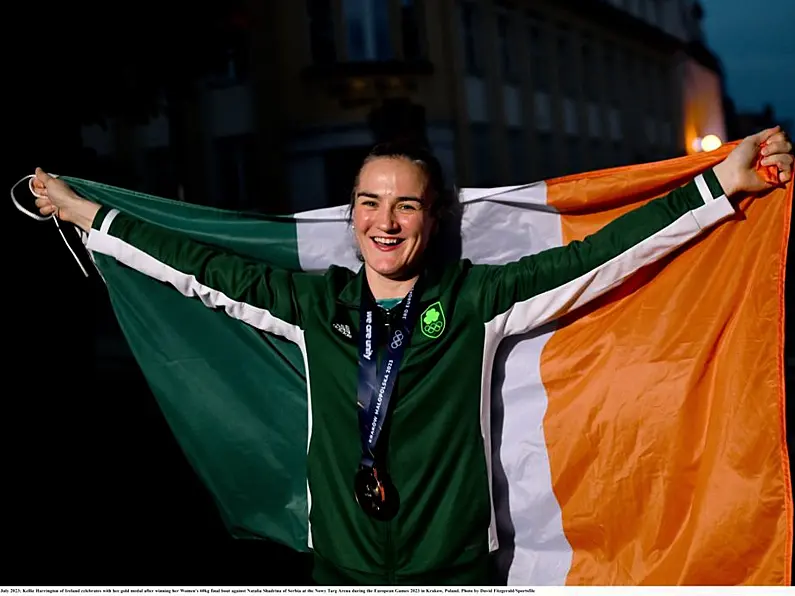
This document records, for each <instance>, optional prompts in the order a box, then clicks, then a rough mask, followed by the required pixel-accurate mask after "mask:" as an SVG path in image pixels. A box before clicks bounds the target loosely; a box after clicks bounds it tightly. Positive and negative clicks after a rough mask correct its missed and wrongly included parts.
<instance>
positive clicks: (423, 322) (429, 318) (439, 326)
mask: <svg viewBox="0 0 795 596" xmlns="http://www.w3.org/2000/svg"><path fill="white" fill-rule="evenodd" d="M444 325H445V321H444V311H443V310H442V304H441V303H440V302H434V303H433V304H431V305H430V306H429V307H428V308H426V309H425V312H424V313H422V316H421V317H420V329H421V330H422V333H423V335H425V336H426V337H430V338H431V339H436V338H438V337H439V336H440V335H441V334H442V332H443V331H444Z"/></svg>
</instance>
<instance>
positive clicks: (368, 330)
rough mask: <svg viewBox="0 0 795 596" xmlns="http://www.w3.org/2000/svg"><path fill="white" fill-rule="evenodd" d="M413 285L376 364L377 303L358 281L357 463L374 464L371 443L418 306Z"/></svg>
mask: <svg viewBox="0 0 795 596" xmlns="http://www.w3.org/2000/svg"><path fill="white" fill-rule="evenodd" d="M415 289H416V287H415V288H412V290H411V291H410V292H409V293H408V295H407V296H406V298H405V299H404V300H403V303H402V304H403V307H402V309H403V313H402V316H401V317H400V324H399V325H395V328H394V329H393V330H392V333H391V334H390V336H389V338H388V342H387V346H386V356H385V357H384V359H383V362H382V363H381V366H380V367H379V366H378V346H379V337H380V334H381V324H382V322H381V321H379V320H378V319H379V316H378V307H377V305H376V303H375V299H374V298H373V295H372V293H371V292H370V287H369V286H368V285H367V281H366V280H363V281H362V299H361V306H360V310H359V317H360V323H359V387H358V392H357V398H358V400H359V429H360V431H361V438H362V460H361V465H362V466H365V467H367V468H372V467H373V465H374V464H375V456H374V452H375V447H376V444H377V443H378V437H379V436H380V434H381V429H382V428H383V426H384V420H385V419H386V417H387V414H388V412H389V401H390V399H391V397H392V392H393V390H394V388H395V380H396V379H397V376H398V371H399V370H400V364H401V362H402V360H403V354H404V352H405V350H406V345H407V344H408V342H409V339H410V338H411V332H412V330H413V329H414V323H415V321H416V318H417V311H418V310H419V298H416V299H415V294H414V291H415Z"/></svg>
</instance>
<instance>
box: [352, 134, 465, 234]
mask: <svg viewBox="0 0 795 596" xmlns="http://www.w3.org/2000/svg"><path fill="white" fill-rule="evenodd" d="M384 157H386V158H393V159H405V160H407V161H410V162H411V163H413V164H415V165H416V166H418V167H419V168H420V169H421V170H422V171H423V172H424V173H425V176H426V177H427V178H428V186H427V189H426V194H427V195H428V196H429V197H430V199H431V215H432V216H433V217H434V218H435V219H436V220H437V221H438V222H439V225H440V226H442V225H444V224H446V223H447V222H448V221H449V220H456V219H457V218H458V217H459V211H460V203H459V201H458V193H457V192H455V191H454V190H452V189H448V188H447V186H446V184H445V180H444V171H443V170H442V165H441V164H440V163H439V160H438V159H436V156H435V155H434V154H433V153H432V152H431V150H430V149H429V148H428V147H426V146H424V145H419V144H415V143H410V142H403V141H400V142H392V143H382V144H380V145H376V146H375V147H373V148H372V149H371V150H370V152H369V153H368V154H367V157H365V158H364V161H363V162H362V165H361V166H360V168H359V172H357V174H356V178H355V179H354V181H353V189H352V191H351V201H350V205H349V206H348V224H351V223H352V222H353V209H354V206H355V205H356V188H357V187H358V186H359V173H361V171H362V168H363V167H364V166H365V165H366V164H367V163H369V162H371V161H373V160H375V159H379V158H384Z"/></svg>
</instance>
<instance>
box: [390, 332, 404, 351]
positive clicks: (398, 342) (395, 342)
mask: <svg viewBox="0 0 795 596" xmlns="http://www.w3.org/2000/svg"><path fill="white" fill-rule="evenodd" d="M402 345H403V332H402V331H400V330H397V331H395V335H394V336H392V343H391V344H390V346H391V347H392V349H393V350H397V349H398V348H399V347H400V346H402Z"/></svg>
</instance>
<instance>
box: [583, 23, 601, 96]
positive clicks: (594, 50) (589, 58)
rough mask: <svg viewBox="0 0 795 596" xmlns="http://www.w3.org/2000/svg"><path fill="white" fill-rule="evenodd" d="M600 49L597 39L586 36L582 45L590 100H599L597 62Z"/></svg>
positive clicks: (586, 85)
mask: <svg viewBox="0 0 795 596" xmlns="http://www.w3.org/2000/svg"><path fill="white" fill-rule="evenodd" d="M598 51H599V50H598V47H597V43H596V40H594V39H592V38H591V37H590V36H589V35H586V36H584V37H583V41H582V47H581V54H582V60H581V64H582V76H583V82H584V85H585V97H586V98H587V99H589V100H590V101H599V73H598V70H597V62H596V61H597V54H598Z"/></svg>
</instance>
